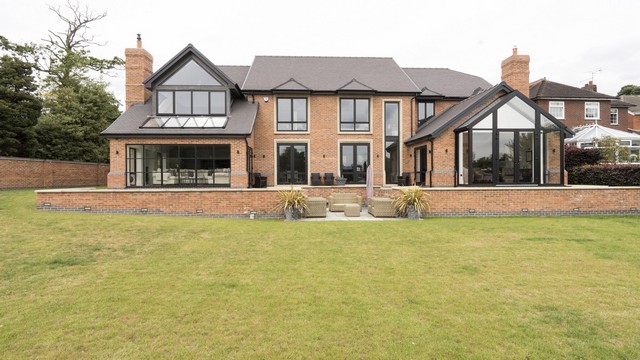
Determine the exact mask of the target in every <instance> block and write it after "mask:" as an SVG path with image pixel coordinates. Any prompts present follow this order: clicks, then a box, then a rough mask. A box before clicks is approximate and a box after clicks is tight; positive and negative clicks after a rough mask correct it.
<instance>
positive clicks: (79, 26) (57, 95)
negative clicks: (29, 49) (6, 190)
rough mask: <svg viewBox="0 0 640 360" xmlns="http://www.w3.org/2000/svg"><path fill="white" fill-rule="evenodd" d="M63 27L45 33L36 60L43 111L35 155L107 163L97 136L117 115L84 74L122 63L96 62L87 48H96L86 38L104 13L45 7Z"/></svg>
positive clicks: (102, 87)
mask: <svg viewBox="0 0 640 360" xmlns="http://www.w3.org/2000/svg"><path fill="white" fill-rule="evenodd" d="M49 9H51V11H53V12H54V13H55V14H56V15H57V16H58V17H59V18H60V19H61V20H62V21H63V22H64V23H65V26H66V29H65V30H64V31H60V32H55V31H49V37H48V39H44V41H45V45H44V46H42V47H41V48H40V51H39V53H38V56H37V59H38V63H39V64H40V65H39V69H40V70H41V71H42V72H43V73H44V74H46V76H45V78H44V85H45V92H44V100H45V103H44V104H45V108H46V109H47V111H46V112H45V113H44V114H43V115H42V116H41V117H40V119H39V120H38V124H37V125H36V126H35V128H34V130H35V137H36V139H37V141H38V144H39V145H38V149H37V151H36V155H37V156H39V157H43V158H47V159H60V160H76V161H98V162H104V161H107V160H108V158H109V152H108V149H109V148H108V143H107V141H106V140H105V139H103V138H101V137H100V132H101V131H102V130H104V129H105V128H106V127H107V126H108V125H109V124H111V123H112V122H113V120H115V119H116V118H117V117H118V115H119V114H120V112H119V110H118V101H117V100H116V98H115V97H114V96H113V94H111V93H109V92H108V91H107V88H106V86H107V85H106V84H105V83H104V82H100V81H96V80H94V79H92V78H91V77H90V76H89V74H90V73H91V72H97V73H99V74H108V73H109V71H110V70H114V69H118V68H119V67H120V66H121V65H122V64H123V63H124V62H123V61H122V59H119V58H117V57H114V58H113V59H110V60H109V59H99V58H96V57H93V56H91V55H90V47H92V46H98V45H101V44H99V43H97V42H95V41H94V38H93V36H90V35H88V30H89V29H90V25H91V24H92V23H94V22H95V21H98V20H101V19H103V18H104V17H105V16H106V13H99V14H96V13H94V12H93V11H91V10H90V9H89V8H88V7H84V8H81V7H80V5H79V4H78V3H72V2H67V5H66V7H65V8H64V9H61V8H60V7H49Z"/></svg>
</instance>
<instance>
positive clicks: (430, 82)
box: [402, 68, 491, 99]
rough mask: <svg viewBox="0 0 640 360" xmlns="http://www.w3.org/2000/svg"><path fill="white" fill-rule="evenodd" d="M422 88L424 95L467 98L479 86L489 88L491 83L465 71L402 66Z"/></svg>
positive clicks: (484, 88)
mask: <svg viewBox="0 0 640 360" xmlns="http://www.w3.org/2000/svg"><path fill="white" fill-rule="evenodd" d="M402 69H403V70H404V72H405V73H406V74H407V75H408V76H409V77H410V78H411V80H413V82H414V83H415V84H416V85H417V86H418V87H419V88H420V89H422V94H420V95H422V96H444V97H451V98H460V99H462V98H467V97H469V96H471V95H472V94H473V92H474V91H475V90H476V89H477V88H481V89H483V90H487V89H489V88H490V87H491V84H490V83H489V82H488V81H486V80H485V79H483V78H481V77H479V76H474V75H469V74H465V73H463V72H459V71H455V70H450V69H441V68H402Z"/></svg>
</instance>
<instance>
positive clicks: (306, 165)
mask: <svg viewBox="0 0 640 360" xmlns="http://www.w3.org/2000/svg"><path fill="white" fill-rule="evenodd" d="M295 146H304V154H305V159H304V173H303V176H302V178H303V179H305V180H304V181H295V179H296V178H300V177H295V176H294V175H295V172H296V170H295V158H294V157H291V158H289V166H288V170H286V172H287V173H290V174H289V175H290V178H291V179H292V181H285V182H281V181H280V148H281V147H285V148H289V149H290V153H293V148H294V147H295ZM308 176H309V144H306V143H295V142H293V143H278V144H277V145H276V182H277V184H278V185H308V184H309V182H308Z"/></svg>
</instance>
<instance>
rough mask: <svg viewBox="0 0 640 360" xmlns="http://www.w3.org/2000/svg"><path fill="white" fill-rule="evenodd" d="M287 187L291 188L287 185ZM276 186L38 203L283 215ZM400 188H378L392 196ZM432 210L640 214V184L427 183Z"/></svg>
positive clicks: (324, 192)
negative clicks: (527, 185)
mask: <svg viewBox="0 0 640 360" xmlns="http://www.w3.org/2000/svg"><path fill="white" fill-rule="evenodd" d="M281 189H282V190H287V188H281ZM302 189H303V191H305V193H307V195H309V196H323V197H325V198H326V197H328V196H329V195H330V194H331V193H335V192H356V193H358V194H360V195H361V196H363V198H365V196H364V195H365V191H366V190H365V187H363V186H362V187H355V186H354V187H351V186H347V187H303V188H302ZM277 190H278V189H276V188H267V189H125V190H120V189H113V190H110V189H104V190H82V189H64V190H40V191H38V192H37V197H38V208H39V209H42V210H48V211H86V212H97V213H130V214H171V215H189V216H210V217H249V214H250V213H251V212H255V214H256V216H257V217H259V218H260V217H263V218H264V217H277V216H278V215H277V213H276V211H275V203H276V200H277V196H278V193H277ZM397 192H398V188H376V189H375V196H392V195H393V194H395V193H397ZM425 192H426V193H428V194H429V196H430V197H431V212H430V213H429V216H514V215H516V216H544V215H562V216H564V215H590V214H620V215H623V214H634V215H637V214H639V212H638V209H640V187H601V186H568V187H536V188H520V187H511V188H427V189H425Z"/></svg>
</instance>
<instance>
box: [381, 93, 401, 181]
mask: <svg viewBox="0 0 640 360" xmlns="http://www.w3.org/2000/svg"><path fill="white" fill-rule="evenodd" d="M390 104H395V105H396V106H397V107H398V135H397V136H396V135H387V105H390ZM383 111H384V147H385V148H384V151H385V153H384V158H383V160H384V168H385V169H384V172H385V183H386V184H397V183H398V176H399V175H400V174H401V173H402V164H401V163H400V131H401V119H400V102H399V101H385V102H384V106H383ZM388 142H395V143H396V146H398V154H397V156H396V162H397V164H398V173H397V174H396V176H392V177H389V174H388V171H387V161H386V160H387V154H386V152H387V143H388Z"/></svg>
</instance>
